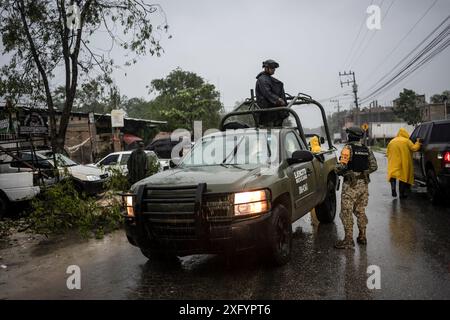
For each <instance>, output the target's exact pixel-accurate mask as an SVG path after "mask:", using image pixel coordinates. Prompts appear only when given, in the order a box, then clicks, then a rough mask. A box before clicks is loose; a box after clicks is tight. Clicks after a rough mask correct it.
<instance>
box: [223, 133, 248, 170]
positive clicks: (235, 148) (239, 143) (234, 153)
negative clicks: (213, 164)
mask: <svg viewBox="0 0 450 320" xmlns="http://www.w3.org/2000/svg"><path fill="white" fill-rule="evenodd" d="M243 140H244V137H242V138H241V140H239V142H238V143H237V144H236V146H235V147H234V148H233V151H232V152H230V154H229V155H228V156H226V157H225V159H223V161H222V164H230V163H226V162H227V160H228V158H229V157H230V156H231V155H232V156H233V157H232V158H231V159H233V158H234V157H235V156H236V154H237V151H238V148H239V146H240V145H241V143H242V141H243Z"/></svg>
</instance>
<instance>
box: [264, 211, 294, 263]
mask: <svg viewBox="0 0 450 320" xmlns="http://www.w3.org/2000/svg"><path fill="white" fill-rule="evenodd" d="M268 246H269V259H270V262H271V263H272V264H274V265H276V266H282V265H284V264H286V263H287V262H288V261H289V260H290V259H291V250H292V224H291V219H290V215H289V211H288V210H287V209H286V207H284V206H283V205H277V206H276V207H275V208H274V210H273V213H272V217H271V221H270V226H269V244H268Z"/></svg>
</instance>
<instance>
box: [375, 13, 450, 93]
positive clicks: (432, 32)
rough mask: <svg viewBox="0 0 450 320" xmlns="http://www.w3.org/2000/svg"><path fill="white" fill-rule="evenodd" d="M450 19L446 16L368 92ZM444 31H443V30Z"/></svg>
mask: <svg viewBox="0 0 450 320" xmlns="http://www.w3.org/2000/svg"><path fill="white" fill-rule="evenodd" d="M449 19H450V16H447V17H446V18H445V19H444V20H443V21H442V22H441V23H440V24H439V25H438V26H437V27H436V28H434V29H433V31H431V32H430V33H429V34H428V35H427V36H426V37H425V38H424V39H423V40H422V41H421V42H420V43H419V44H418V45H416V46H415V47H414V49H412V50H411V51H410V52H409V53H408V54H407V55H406V56H405V57H404V58H403V59H401V60H400V61H399V62H398V63H397V64H396V65H395V66H394V67H393V68H392V69H391V70H390V71H389V72H388V73H386V74H385V75H384V76H383V77H381V79H379V80H378V81H377V82H376V83H374V84H373V85H372V86H371V87H370V88H369V89H368V90H371V89H372V88H374V87H375V86H376V85H377V84H379V83H380V82H381V81H383V80H384V79H386V78H387V77H388V76H389V75H390V74H391V73H393V72H394V71H395V69H396V68H397V67H398V66H400V65H401V64H402V62H403V61H405V60H406V59H408V58H409V57H410V56H411V55H412V54H413V53H414V52H415V51H416V50H417V49H418V48H420V46H421V45H422V44H424V43H425V42H426V41H427V40H428V39H429V38H430V37H431V36H432V35H433V34H434V33H435V32H436V31H437V30H439V28H440V27H442V26H443V25H444V24H445V23H446V22H447V21H448V20H449ZM444 31H445V30H444Z"/></svg>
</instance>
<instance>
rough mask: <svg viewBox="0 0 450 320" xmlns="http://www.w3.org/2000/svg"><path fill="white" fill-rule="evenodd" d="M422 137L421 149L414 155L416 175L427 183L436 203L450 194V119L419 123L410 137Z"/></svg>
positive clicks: (432, 200) (431, 196) (430, 195)
mask: <svg viewBox="0 0 450 320" xmlns="http://www.w3.org/2000/svg"><path fill="white" fill-rule="evenodd" d="M417 138H420V139H421V140H422V143H423V144H422V148H421V150H420V151H419V152H415V153H414V154H413V163H414V177H415V179H416V180H417V181H418V182H419V183H421V184H424V185H426V186H427V191H428V196H429V198H430V200H431V202H432V203H433V204H438V203H440V202H442V201H443V200H444V199H445V198H446V197H448V196H449V195H450V191H449V190H450V120H438V121H430V122H425V123H422V124H420V125H419V126H417V127H416V129H415V130H414V131H413V133H412V134H411V140H412V141H413V142H415V141H416V139H417Z"/></svg>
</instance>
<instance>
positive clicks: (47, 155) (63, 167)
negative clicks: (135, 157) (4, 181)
mask: <svg viewBox="0 0 450 320" xmlns="http://www.w3.org/2000/svg"><path fill="white" fill-rule="evenodd" d="M54 159H56V161H57V166H58V170H59V172H60V175H61V176H63V177H64V176H66V172H67V173H68V175H69V177H70V178H71V179H73V182H74V185H75V188H76V189H77V190H78V191H79V192H84V193H85V194H87V195H95V194H97V193H100V192H103V191H104V183H105V182H106V181H107V179H108V174H107V173H104V172H102V171H101V170H100V169H99V168H93V167H90V166H85V165H81V164H79V163H77V162H75V161H73V160H71V159H69V158H68V157H66V156H65V155H63V154H60V153H57V154H55V157H53V152H52V151H51V150H40V151H36V152H35V153H32V152H20V153H19V160H20V161H19V160H18V161H11V162H10V163H8V164H4V165H2V168H1V172H3V173H14V172H32V171H33V169H31V168H29V167H28V166H27V165H25V164H24V161H25V162H28V163H32V164H33V165H34V167H35V168H37V169H39V170H42V171H43V172H46V173H47V174H49V175H51V174H52V173H53V171H54V169H55V165H54ZM66 177H67V176H66Z"/></svg>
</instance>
